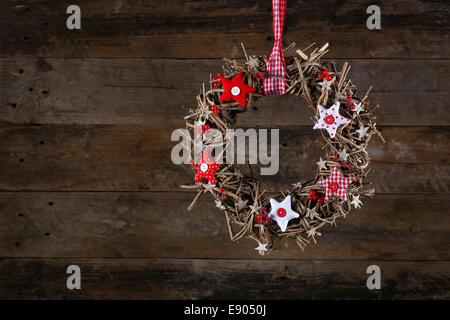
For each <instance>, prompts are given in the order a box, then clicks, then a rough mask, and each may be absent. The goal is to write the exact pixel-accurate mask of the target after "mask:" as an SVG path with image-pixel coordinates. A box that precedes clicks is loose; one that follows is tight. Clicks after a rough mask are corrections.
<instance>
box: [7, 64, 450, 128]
mask: <svg viewBox="0 0 450 320" xmlns="http://www.w3.org/2000/svg"><path fill="white" fill-rule="evenodd" d="M349 62H350V64H351V65H352V69H351V71H350V77H351V78H352V79H353V81H354V83H355V84H357V85H358V87H359V89H360V90H361V92H359V94H360V95H361V96H363V95H364V94H365V92H366V90H367V89H368V88H369V87H370V86H371V85H373V91H372V93H371V95H370V96H369V101H370V102H371V103H372V104H376V103H378V104H380V105H381V106H382V108H381V109H380V111H379V112H378V113H377V123H378V124H379V125H396V126H404V125H447V124H448V123H450V116H449V113H448V112H447V109H448V103H447V102H446V101H447V94H448V92H449V91H450V84H449V82H448V81H443V79H446V78H447V75H448V74H449V73H450V64H449V63H448V61H447V60H377V61H369V60H350V61H349ZM342 63H343V61H339V62H338V65H340V64H342ZM0 65H1V67H2V73H0V86H1V87H0V92H1V94H0V105H1V108H0V119H1V120H3V121H8V122H13V123H39V124H72V123H77V124H160V123H161V122H162V123H176V124H183V123H184V122H183V116H184V115H185V114H186V112H187V111H186V110H183V109H182V108H181V106H193V105H195V96H196V95H197V94H198V92H199V89H200V88H201V85H202V82H205V81H209V75H210V73H212V74H215V73H217V72H218V71H220V70H221V60H160V59H55V58H52V59H44V58H41V59H35V58H30V59H20V58H14V59H0ZM405 72H407V73H405ZM30 90H32V91H30ZM254 108H256V109H257V110H255V109H254ZM310 116H311V112H310V110H309V108H307V107H306V102H305V101H304V99H303V98H301V97H297V96H285V97H265V98H264V99H261V100H260V101H259V102H258V103H257V104H256V105H254V106H253V107H251V108H250V110H249V112H247V113H245V114H241V115H239V118H238V121H240V122H239V123H238V124H239V125H243V126H244V125H245V126H256V125H260V126H265V125H272V124H275V123H283V124H285V125H300V124H301V125H310V124H311V120H310Z"/></svg>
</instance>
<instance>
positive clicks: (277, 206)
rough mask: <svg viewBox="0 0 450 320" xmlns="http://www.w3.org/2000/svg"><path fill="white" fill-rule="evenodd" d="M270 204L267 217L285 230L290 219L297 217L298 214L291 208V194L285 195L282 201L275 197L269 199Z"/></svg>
mask: <svg viewBox="0 0 450 320" xmlns="http://www.w3.org/2000/svg"><path fill="white" fill-rule="evenodd" d="M270 206H271V207H272V209H271V210H270V213H269V218H270V219H272V220H275V221H276V222H277V223H278V226H279V227H280V229H281V231H283V232H284V231H286V228H287V225H288V223H289V221H290V220H292V219H295V218H298V217H299V216H300V215H299V214H298V213H297V212H295V211H294V210H292V209H291V196H290V195H289V196H287V197H286V198H285V199H284V200H283V201H282V202H278V201H277V200H275V199H270Z"/></svg>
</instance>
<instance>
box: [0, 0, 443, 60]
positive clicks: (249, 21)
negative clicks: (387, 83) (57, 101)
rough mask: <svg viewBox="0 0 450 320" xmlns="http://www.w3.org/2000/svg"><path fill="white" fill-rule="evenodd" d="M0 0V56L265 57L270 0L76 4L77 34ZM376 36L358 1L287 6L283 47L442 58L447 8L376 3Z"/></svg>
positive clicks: (26, 5) (33, 4)
mask: <svg viewBox="0 0 450 320" xmlns="http://www.w3.org/2000/svg"><path fill="white" fill-rule="evenodd" d="M20 4H21V5H20V6H18V5H17V1H14V0H8V1H2V4H1V6H2V7H1V10H0V23H1V25H2V26H4V28H3V29H2V32H1V33H0V41H1V44H2V45H1V46H0V55H2V56H26V55H28V56H29V55H32V56H36V55H38V56H47V57H49V56H52V57H56V56H58V57H158V58H186V57H189V58H218V57H224V56H232V57H235V56H240V55H241V46H240V43H241V42H244V43H245V44H246V47H247V49H248V51H249V52H258V53H265V52H266V53H267V54H268V53H269V52H270V49H271V47H272V44H273V34H272V13H271V2H270V1H263V0H257V1H245V2H243V1H239V0H228V1H183V0H177V1H150V0H147V1H137V2H136V1H131V0H122V1H119V2H114V3H112V2H111V1H107V0H102V1H89V0H83V1H78V2H77V4H78V5H79V6H80V8H81V12H82V23H81V30H75V31H70V30H68V29H67V28H66V19H67V17H68V15H66V14H65V13H66V8H67V6H68V4H67V3H65V2H61V1H58V0H52V1H35V0H34V1H32V0H24V1H21V2H20ZM377 4H378V5H379V6H380V7H381V13H382V15H381V16H382V29H381V30H368V29H367V27H366V20H367V18H368V14H366V9H367V7H368V5H369V4H368V3H367V1H362V0H355V1H346V2H342V1H341V2H336V1H332V0H326V1H316V2H314V1H308V2H307V4H305V2H304V1H290V2H289V3H288V7H287V12H286V23H285V27H284V36H283V39H284V42H285V43H286V44H288V43H291V42H292V41H296V42H297V43H299V44H300V46H301V47H305V46H307V45H309V44H310V43H311V42H313V41H316V42H318V43H325V42H330V43H331V44H332V46H333V56H334V57H346V58H347V57H351V58H411V57H413V58H417V57H423V58H449V52H450V50H449V48H450V47H449V44H448V35H449V32H448V26H449V25H450V18H449V17H450V16H449V4H448V2H447V1H423V0H402V1H395V3H394V2H392V1H379V2H377Z"/></svg>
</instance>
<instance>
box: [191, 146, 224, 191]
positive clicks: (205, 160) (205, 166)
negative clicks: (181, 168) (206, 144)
mask: <svg viewBox="0 0 450 320" xmlns="http://www.w3.org/2000/svg"><path fill="white" fill-rule="evenodd" d="M210 152H211V151H210V149H205V150H203V154H202V159H201V161H200V163H199V164H194V167H195V169H196V170H197V172H196V173H195V182H199V181H201V180H203V179H207V180H208V181H209V182H211V183H212V184H216V178H215V174H216V170H217V169H218V168H219V167H220V165H221V163H220V162H213V161H212V160H211V158H210V157H209V154H210Z"/></svg>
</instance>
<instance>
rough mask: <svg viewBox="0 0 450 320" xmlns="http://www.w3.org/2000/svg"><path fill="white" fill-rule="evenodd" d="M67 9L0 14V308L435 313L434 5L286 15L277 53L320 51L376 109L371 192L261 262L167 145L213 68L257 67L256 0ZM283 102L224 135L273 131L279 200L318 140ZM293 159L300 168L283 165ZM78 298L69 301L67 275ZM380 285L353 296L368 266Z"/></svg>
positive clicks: (443, 236) (14, 7)
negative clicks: (221, 304)
mask: <svg viewBox="0 0 450 320" xmlns="http://www.w3.org/2000/svg"><path fill="white" fill-rule="evenodd" d="M70 4H71V3H66V2H65V1H56V0H52V1H43V0H38V1H28V0H25V1H21V2H20V3H19V2H17V1H12V0H7V1H2V2H1V4H0V8H1V10H0V22H1V24H2V29H1V31H0V43H1V45H0V71H1V72H0V137H1V139H0V161H1V162H0V163H1V166H0V298H3V299H12V298H19V299H22V298H26V299H47V298H48V299H60V298H62V299H76V298H88V299H99V298H106V299H129V298H148V299H201V298H206V299H214V298H216V299H217V298H235V299H240V298H242V299H245V298H248V299H255V298H276V299H282V298H284V299H300V298H303V299H319V298H327V299H340V298H345V299H366V298H368V299H408V298H413V299H448V298H450V291H449V289H450V257H449V252H450V221H449V209H448V203H449V202H448V201H449V200H450V198H449V197H450V193H449V184H450V183H449V182H450V173H449V161H448V158H449V156H450V154H449V147H448V145H449V143H448V141H449V137H450V131H449V130H450V127H449V120H450V118H449V113H448V110H449V108H448V92H449V89H450V85H449V82H448V80H447V79H448V74H449V73H450V64H449V60H448V59H449V58H450V45H449V36H448V35H449V32H448V31H449V30H448V28H449V22H450V21H449V20H450V14H449V11H450V8H449V4H448V3H447V2H446V1H424V0H422V1H421V0H409V1H408V0H403V1H380V2H378V3H377V4H378V5H379V6H380V7H381V13H382V29H381V30H375V31H370V30H368V29H367V28H366V25H365V21H366V18H367V14H366V13H365V11H366V8H367V6H368V5H369V4H372V3H370V2H368V1H360V0H352V1H328V0H327V1H289V2H288V10H287V17H286V28H285V32H284V35H283V39H284V43H286V44H288V43H290V42H292V41H295V42H297V44H299V45H300V47H305V46H307V45H309V44H310V43H311V42H312V41H316V42H318V43H319V44H322V43H324V42H330V44H331V52H330V53H329V54H328V55H327V56H326V58H328V59H334V60H337V62H338V64H340V65H342V64H343V63H344V62H345V61H348V62H349V63H350V64H351V65H352V68H351V71H350V77H351V78H352V79H353V81H354V82H355V83H356V84H357V85H358V86H359V87H360V89H361V90H362V91H365V90H367V89H368V88H369V87H370V86H371V85H373V90H372V94H371V95H370V101H371V102H372V103H374V104H376V103H379V104H380V105H381V106H382V108H380V109H379V111H378V113H377V125H378V126H379V128H380V129H381V130H382V132H383V135H384V136H385V138H386V143H384V144H383V143H381V141H379V140H378V139H376V138H375V137H374V139H373V141H371V144H370V147H369V152H370V153H371V157H372V167H373V172H372V173H371V174H370V175H369V178H368V180H367V182H368V183H369V182H370V183H372V185H373V187H375V188H376V192H377V194H376V196H375V197H374V198H373V199H366V198H365V199H363V202H364V204H363V207H362V209H360V210H353V211H352V213H351V214H350V215H349V216H347V218H345V219H341V220H339V221H337V228H334V227H326V228H324V229H323V232H322V236H320V237H319V238H318V241H319V243H318V244H317V245H314V244H312V245H310V246H308V247H307V249H306V251H304V252H303V251H301V250H299V249H298V248H297V247H296V246H295V244H294V243H292V242H286V243H284V242H283V243H279V244H278V245H277V246H278V249H279V250H276V251H274V252H272V253H271V255H269V256H267V257H261V256H258V255H257V253H256V251H255V250H254V249H253V248H254V247H255V243H254V241H253V240H248V239H242V240H241V241H239V242H238V243H233V242H231V241H230V240H229V238H228V233H227V228H226V221H225V219H224V217H223V216H222V214H221V212H220V211H219V210H218V209H217V208H216V207H215V206H214V203H213V201H212V200H211V198H210V197H209V196H208V195H205V196H203V197H202V198H200V201H199V203H198V204H197V206H196V207H195V208H194V209H193V210H192V211H190V212H186V210H185V209H186V207H187V206H188V205H189V203H190V201H191V200H192V198H193V196H194V195H195V194H193V193H191V192H188V191H186V190H184V189H180V188H179V186H180V185H181V184H190V183H192V181H193V173H192V170H191V169H190V168H189V167H188V166H175V165H173V164H172V163H171V161H170V150H171V148H172V146H173V145H174V143H173V142H171V141H170V134H171V131H172V130H173V129H175V128H178V127H182V126H183V123H184V122H183V120H182V118H183V116H184V115H185V114H186V112H187V109H186V108H185V109H183V108H181V106H185V107H189V106H192V105H193V104H194V103H195V95H196V94H197V92H198V90H199V88H200V86H201V83H202V82H204V81H207V80H208V79H209V75H210V74H215V73H217V72H218V71H219V70H220V64H221V58H222V57H224V56H225V57H237V58H242V51H241V47H240V43H241V42H244V43H245V45H246V48H247V51H248V53H250V54H252V53H255V54H260V53H265V54H268V53H269V51H270V48H271V46H272V42H273V39H272V30H271V24H272V21H271V12H270V6H271V1H244V2H243V1H235V0H227V1H225V0H222V1H181V0H180V1H179V0H177V1H150V0H145V1H131V0H129V1H125V0H122V1H106V0H102V1H87V0H83V1H79V2H78V3H77V4H78V5H79V6H80V7H81V10H82V29H81V30H80V31H69V30H67V28H66V27H65V19H66V17H67V15H66V14H65V11H66V8H67V6H68V5H70ZM310 116H311V114H310V113H309V111H308V109H307V108H306V104H305V102H304V101H303V100H302V99H301V98H299V97H267V98H265V99H263V100H261V101H260V102H259V103H258V104H257V105H255V106H254V107H252V108H250V110H248V112H247V113H246V114H242V115H240V118H239V120H238V122H237V124H236V125H237V126H238V127H261V128H268V127H273V128H280V143H281V147H280V148H281V149H280V160H281V167H280V171H279V173H278V174H277V175H276V176H272V177H263V178H262V180H263V183H264V185H265V187H266V189H268V190H270V191H273V190H278V189H280V188H282V187H284V186H287V185H289V184H290V183H294V182H297V181H298V179H301V178H309V177H312V176H313V174H314V170H315V161H317V159H318V157H319V156H320V155H321V150H320V149H321V144H322V143H321V137H320V135H318V134H317V132H315V131H312V130H311V122H310ZM295 157H297V158H298V157H300V159H301V161H289V160H290V159H293V158H295ZM71 264H77V265H79V266H80V267H81V270H82V290H73V291H70V290H68V289H67V288H66V278H67V276H68V275H67V274H66V268H67V266H68V265H71ZM372 264H377V265H379V266H380V267H381V270H382V289H381V290H375V291H369V290H368V289H367V288H366V285H365V283H366V278H367V276H368V275H367V274H366V268H367V266H369V265H372Z"/></svg>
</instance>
